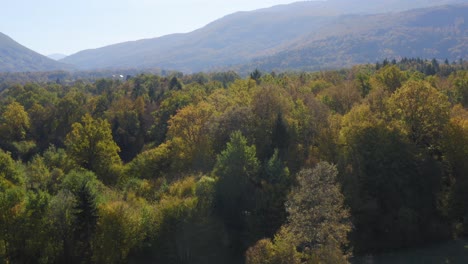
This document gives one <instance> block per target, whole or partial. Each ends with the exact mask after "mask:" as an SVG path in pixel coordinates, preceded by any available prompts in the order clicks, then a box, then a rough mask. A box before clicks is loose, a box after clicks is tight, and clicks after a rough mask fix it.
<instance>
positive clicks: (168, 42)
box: [61, 0, 468, 72]
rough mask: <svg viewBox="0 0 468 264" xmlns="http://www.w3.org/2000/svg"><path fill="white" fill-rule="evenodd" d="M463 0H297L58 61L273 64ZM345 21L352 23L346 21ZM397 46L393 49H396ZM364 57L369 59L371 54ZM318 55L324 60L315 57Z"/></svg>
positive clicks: (191, 66)
mask: <svg viewBox="0 0 468 264" xmlns="http://www.w3.org/2000/svg"><path fill="white" fill-rule="evenodd" d="M467 2H468V1H467V0H438V1H435V0H415V1H407V0H381V1H375V0H329V1H304V2H297V3H293V4H289V5H279V6H274V7H271V8H265V9H259V10H255V11H251V12H238V13H234V14H231V15H228V16H225V17H223V18H221V19H219V20H216V21H214V22H212V23H210V24H208V25H206V26H205V27H203V28H201V29H198V30H195V31H193V32H190V33H186V34H173V35H167V36H163V37H159V38H153V39H145V40H138V41H131V42H125V43H119V44H115V45H111V46H106V47H102V48H98V49H93V50H85V51H81V52H78V53H76V54H73V55H71V56H68V57H66V58H64V59H63V60H61V61H62V62H65V63H69V64H73V65H76V66H77V67H79V68H80V69H84V70H89V69H99V68H165V69H174V70H180V71H185V72H196V71H202V70H209V69H219V68H220V67H221V68H222V67H227V66H234V65H242V64H248V65H252V61H253V63H257V64H258V65H263V64H265V65H266V64H271V65H273V64H274V60H276V59H275V58H281V57H282V56H283V57H284V56H285V54H288V53H291V52H299V50H304V51H306V50H307V47H308V46H310V47H311V48H314V47H316V45H318V44H317V41H324V39H323V38H321V36H320V35H326V36H328V38H329V40H328V41H327V42H326V44H327V45H328V44H333V45H334V46H333V47H325V46H324V47H323V48H324V49H323V51H322V52H321V53H320V54H325V53H326V52H327V51H328V50H327V49H328V48H330V51H335V50H339V46H340V45H341V42H340V41H345V40H346V39H343V37H345V36H348V35H349V34H346V32H347V27H348V26H352V27H353V28H352V30H353V32H356V33H359V35H360V36H361V38H365V37H366V36H367V35H368V36H369V38H370V39H372V38H374V34H380V35H385V30H390V29H391V26H389V27H385V25H395V26H400V25H403V24H405V23H406V22H405V21H407V19H406V18H405V17H404V15H398V13H396V12H401V11H404V10H408V9H412V8H418V7H432V6H437V5H441V4H456V3H467ZM456 9H457V7H454V8H452V9H451V10H456ZM388 12H395V13H390V14H388V15H377V16H372V15H369V14H375V13H388ZM427 12H430V11H427ZM465 16H466V15H465ZM465 16H462V17H465ZM413 17H415V19H416V18H417V16H416V15H413ZM394 19H397V21H393V20H394ZM376 22H377V23H380V24H382V25H384V26H382V27H380V28H378V27H373V26H375V25H374V24H372V23H376ZM452 22H453V21H452ZM348 23H351V24H350V25H348ZM460 23H461V22H460ZM415 25H416V24H415ZM415 25H413V28H416V26H415ZM379 30H381V31H379ZM335 31H337V33H336V34H337V35H336V36H335V35H334V34H335ZM429 31H430V30H429V29H428V30H426V31H424V32H422V33H418V35H417V36H419V35H421V34H423V35H424V36H422V35H421V37H422V38H424V39H426V40H427V39H428V38H430V37H429V35H430V34H432V33H433V32H432V33H431V32H429ZM398 32H400V31H398ZM353 34H354V33H353ZM404 37H405V35H401V36H394V38H397V39H395V41H397V42H401V43H403V42H404V40H403V39H401V40H398V39H399V38H404ZM410 37H413V35H410ZM456 37H459V36H456ZM334 38H335V39H336V42H335V43H332V41H331V40H332V39H334ZM348 38H351V39H350V40H352V41H356V42H357V43H359V40H357V39H353V38H352V34H351V35H349V36H348ZM361 40H363V39H361ZM447 43H448V44H446V45H449V44H450V43H452V42H450V43H449V42H447ZM306 44H307V45H308V46H307V45H306ZM314 45H315V46H314ZM356 45H358V44H356ZM335 46H338V48H336V49H333V48H334V47H335ZM450 48H451V47H450ZM429 49H432V47H429ZM384 50H385V49H384ZM396 50H397V51H398V49H396ZM349 52H354V50H352V49H351V50H350V51H349ZM325 55H326V54H325ZM333 55H336V54H328V55H326V56H332V57H333ZM345 55H348V54H345ZM278 56H279V57H278ZM298 56H300V55H298ZM359 56H361V55H359ZM268 57H271V62H266V63H261V62H259V60H262V61H266V60H267V59H266V58H268ZM351 57H353V56H351ZM369 59H372V61H374V58H369ZM335 60H337V58H335ZM319 61H324V60H321V59H320V60H319ZM351 61H352V60H350V62H351ZM296 64H299V63H296Z"/></svg>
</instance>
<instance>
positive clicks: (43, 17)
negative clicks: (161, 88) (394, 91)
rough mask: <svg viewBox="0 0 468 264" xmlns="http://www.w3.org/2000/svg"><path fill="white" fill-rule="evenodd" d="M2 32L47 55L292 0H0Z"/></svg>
mask: <svg viewBox="0 0 468 264" xmlns="http://www.w3.org/2000/svg"><path fill="white" fill-rule="evenodd" d="M0 1H1V2H0V6H1V11H2V12H1V14H2V15H0V32H2V33H4V34H7V35H9V36H10V37H11V38H13V39H14V40H16V41H18V42H19V43H21V44H22V45H24V46H26V47H28V48H30V49H32V50H34V51H37V52H39V53H41V54H44V55H48V54H51V53H65V54H67V55H70V54H72V53H75V52H77V51H80V50H83V49H89V48H97V47H102V46H105V45H109V44H114V43H118V42H123V41H128V40H137V39H142V38H152V37H158V36H162V35H166V34H170V33H181V32H189V31H192V30H194V29H197V28H199V27H202V26H204V25H206V24H208V23H209V22H211V21H213V20H215V19H218V18H221V17H223V16H225V15H227V14H230V13H233V12H236V11H248V10H254V9H258V8H263V7H270V6H273V5H278V4H286V3H292V2H295V1H294V0H231V1H220V0H218V1H217V0H165V1H160V0H0Z"/></svg>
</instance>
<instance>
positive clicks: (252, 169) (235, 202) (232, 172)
mask: <svg viewBox="0 0 468 264" xmlns="http://www.w3.org/2000/svg"><path fill="white" fill-rule="evenodd" d="M259 169H260V164H259V161H258V160H257V157H256V149H255V146H248V145H247V139H246V138H245V137H244V136H243V135H242V134H241V133H240V132H239V131H237V132H234V133H233V134H232V135H231V140H230V141H229V142H228V143H227V146H226V149H225V150H224V151H223V152H221V154H219V155H218V158H217V162H216V165H215V168H214V171H213V174H214V175H216V176H217V177H219V180H218V182H217V185H216V191H215V208H216V211H217V213H218V215H219V216H220V217H221V219H223V221H224V223H225V225H226V228H227V229H228V231H229V232H230V235H231V243H232V246H233V248H234V250H235V251H238V250H240V251H242V250H243V249H244V248H245V246H246V245H245V244H246V243H249V242H248V241H246V237H249V231H248V230H247V226H248V225H247V222H248V218H249V216H250V214H251V213H252V211H253V210H254V208H255V201H254V196H253V195H252V194H253V193H254V191H255V185H256V184H258V182H259V181H258V172H259ZM237 253H238V252H237Z"/></svg>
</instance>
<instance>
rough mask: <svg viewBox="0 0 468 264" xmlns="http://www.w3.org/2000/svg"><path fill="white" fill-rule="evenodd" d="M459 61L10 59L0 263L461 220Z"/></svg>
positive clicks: (302, 250) (238, 254)
mask: <svg viewBox="0 0 468 264" xmlns="http://www.w3.org/2000/svg"><path fill="white" fill-rule="evenodd" d="M463 65H464V64H463V63H457V64H452V63H448V64H447V63H445V64H442V63H440V62H437V61H427V60H422V59H417V58H416V59H407V58H403V59H402V60H401V61H396V60H395V61H389V60H386V61H384V62H383V63H379V65H375V66H374V65H358V66H355V67H353V68H351V69H343V70H339V71H323V72H315V73H314V72H303V73H275V72H272V73H271V74H268V73H263V74H262V75H261V76H257V77H258V80H257V81H258V82H256V81H255V80H252V79H251V78H250V77H247V78H245V79H240V77H239V76H237V75H236V74H234V73H232V72H227V73H209V74H205V73H197V74H193V75H184V74H182V73H167V74H168V76H169V77H167V76H156V75H150V74H139V75H135V76H133V77H132V76H128V78H127V79H126V80H123V79H122V78H120V77H116V78H109V79H101V80H98V81H96V82H93V81H90V79H86V80H83V81H64V82H61V83H55V82H51V83H43V82H38V83H30V84H25V83H26V82H27V80H29V79H27V78H26V77H25V76H23V75H21V74H18V75H16V76H17V77H14V76H11V78H23V77H24V78H25V79H24V80H23V81H24V82H19V83H18V84H15V85H8V84H6V83H4V86H2V87H4V88H5V90H3V91H2V92H0V117H1V118H0V121H1V123H0V127H1V129H0V262H2V261H3V262H8V263H31V262H35V263H84V262H86V263H93V262H94V263H153V262H157V263H228V264H230V263H232V264H236V263H244V261H246V262H247V263H344V262H346V261H347V260H348V257H349V255H350V254H355V255H361V254H375V253H377V252H381V251H387V250H393V249H396V248H405V247H411V246H416V245H418V244H421V243H428V242H433V241H434V242H435V241H442V240H444V239H447V238H450V237H460V236H464V235H466V234H467V233H468V220H467V219H468V216H467V212H468V209H467V208H468V204H467V202H466V201H468V198H467V192H466V189H467V188H468V179H467V175H468V167H467V162H466V157H467V155H468V152H467V146H468V133H467V131H468V130H467V129H468V111H467V109H466V105H465V103H464V91H465V90H464V89H465V88H464V87H465V83H466V78H467V75H466V71H465V70H462V68H463V67H465V66H463ZM77 74H78V73H77ZM99 74H101V73H97V75H96V76H100V75H99ZM102 74H103V73H102ZM0 76H2V75H0ZM22 76H23V77H22ZM46 76H48V75H47V74H46V73H44V76H43V75H41V74H38V73H37V74H33V75H32V76H30V77H31V78H36V77H37V78H43V77H44V78H46ZM66 76H68V75H60V74H59V73H57V75H56V77H57V78H58V77H60V78H68V77H66ZM86 76H88V77H90V76H89V75H86ZM0 78H1V77H0ZM70 78H71V77H70ZM171 81H173V82H172V84H171ZM0 82H1V81H0ZM179 84H180V86H179ZM119 155H120V156H119ZM331 164H336V165H331ZM351 227H352V229H351Z"/></svg>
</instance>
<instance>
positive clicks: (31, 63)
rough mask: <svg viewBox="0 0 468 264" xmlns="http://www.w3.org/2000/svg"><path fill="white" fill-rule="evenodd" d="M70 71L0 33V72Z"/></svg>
mask: <svg viewBox="0 0 468 264" xmlns="http://www.w3.org/2000/svg"><path fill="white" fill-rule="evenodd" d="M67 69H72V67H71V66H70V65H66V64H64V63H60V62H57V61H54V60H52V59H49V58H47V57H45V56H43V55H41V54H39V53H37V52H34V51H32V50H30V49H28V48H26V47H24V46H22V45H21V44H19V43H18V42H16V41H14V40H13V39H12V38H10V37H8V36H7V35H5V34H3V33H0V72H28V71H29V72H33V71H54V70H67Z"/></svg>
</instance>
